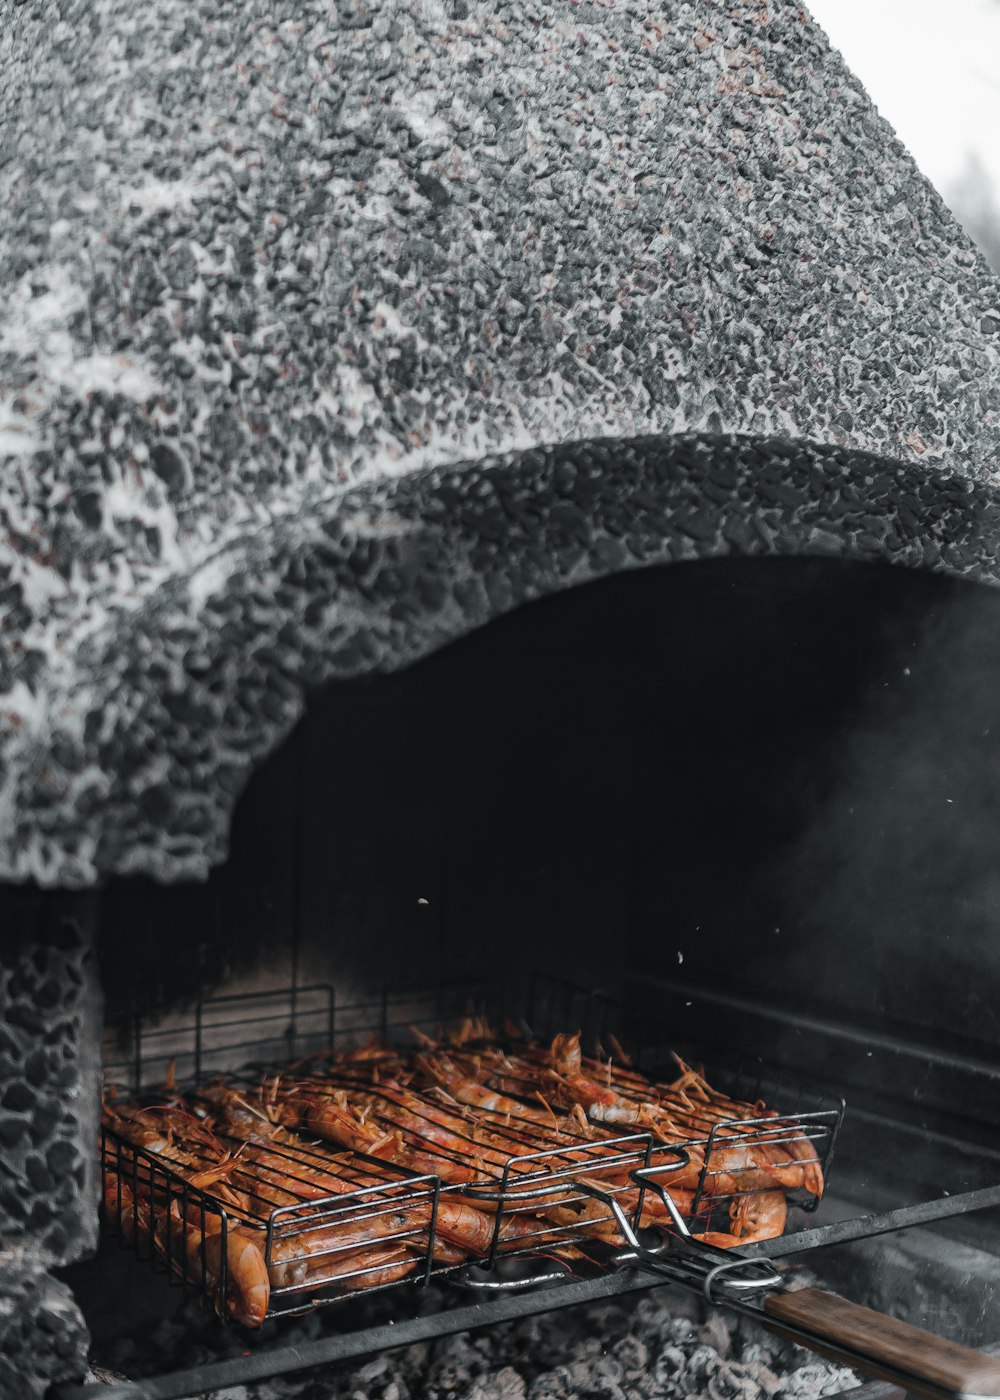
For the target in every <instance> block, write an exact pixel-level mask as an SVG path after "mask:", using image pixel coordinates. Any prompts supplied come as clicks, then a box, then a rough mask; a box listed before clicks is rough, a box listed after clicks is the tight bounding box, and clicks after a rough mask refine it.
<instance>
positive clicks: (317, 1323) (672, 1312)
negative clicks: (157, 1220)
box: [94, 1287, 858, 1400]
mask: <svg viewBox="0 0 1000 1400" xmlns="http://www.w3.org/2000/svg"><path fill="white" fill-rule="evenodd" d="M444 1301H446V1300H444V1299H442V1298H441V1296H440V1294H439V1291H438V1290H437V1289H430V1290H428V1294H427V1296H426V1297H425V1299H424V1303H425V1306H428V1307H440V1306H441V1305H442V1303H443V1302H444ZM462 1301H464V1299H463V1300H462ZM380 1302H381V1305H380V1306H378V1307H376V1306H375V1305H376V1304H378V1303H380ZM364 1310H367V1312H368V1321H370V1322H374V1321H384V1320H385V1317H386V1316H388V1315H391V1307H389V1306H387V1305H386V1300H378V1299H370V1300H367V1302H366V1303H365V1304H364ZM334 1316H335V1314H331V1313H330V1312H325V1313H322V1312H321V1313H316V1314H314V1315H313V1316H312V1317H309V1318H303V1319H299V1320H298V1321H297V1322H296V1324H295V1326H296V1328H297V1329H298V1332H297V1335H298V1337H299V1339H300V1340H302V1341H306V1340H312V1339H313V1338H314V1337H315V1336H319V1335H321V1333H322V1331H323V1330H325V1329H329V1328H330V1326H331V1324H332V1322H333V1319H334ZM242 1345H243V1340H242V1337H241V1336H240V1335H238V1334H236V1333H227V1334H226V1335H225V1337H224V1338H223V1340H222V1341H221V1344H220V1337H219V1329H218V1326H217V1324H215V1322H214V1319H212V1318H211V1317H209V1316H208V1315H207V1314H205V1313H204V1312H203V1311H202V1310H201V1308H200V1307H199V1306H198V1304H197V1303H196V1302H195V1301H194V1300H191V1301H186V1302H185V1304H184V1306H183V1307H182V1308H181V1309H180V1310H179V1311H178V1313H177V1314H176V1315H175V1316H174V1317H172V1318H170V1319H166V1318H165V1319H163V1320H161V1321H160V1322H159V1323H157V1324H156V1325H155V1326H154V1327H153V1328H151V1329H143V1332H142V1338H141V1356H142V1359H143V1362H144V1363H145V1364H146V1365H152V1366H153V1367H154V1368H155V1369H159V1370H165V1369H168V1368H170V1367H172V1366H178V1365H194V1364H197V1363H198V1362H199V1361H204V1360H206V1359H208V1357H209V1356H210V1355H214V1356H218V1355H219V1353H220V1351H221V1352H222V1353H223V1354H238V1352H239V1350H240V1348H241V1346H242ZM139 1356H140V1352H139V1348H138V1346H137V1344H136V1342H135V1341H134V1340H133V1339H132V1338H130V1337H122V1338H121V1339H119V1341H118V1342H117V1343H116V1344H114V1345H113V1346H112V1347H111V1348H110V1349H109V1350H108V1352H107V1353H106V1356H105V1366H106V1367H107V1368H109V1369H111V1370H113V1371H118V1372H119V1373H124V1374H127V1375H129V1376H130V1377H134V1376H135V1375H136V1374H137V1362H138V1360H139ZM156 1358H158V1365H157V1360H156ZM94 1378H95V1379H102V1380H107V1379H110V1378H111V1377H109V1376H108V1375H107V1373H106V1371H105V1372H103V1373H102V1372H98V1373H96V1374H95V1377H94ZM856 1384H858V1378H857V1377H855V1376H854V1374H853V1373H852V1372H850V1371H848V1370H845V1369H844V1368H843V1367H840V1366H836V1365H834V1364H833V1363H831V1362H825V1361H822V1360H819V1359H818V1358H816V1357H814V1356H810V1355H809V1354H808V1353H806V1352H803V1351H801V1350H799V1349H798V1348H796V1347H793V1346H791V1345H790V1344H788V1343H785V1342H781V1341H779V1340H778V1339H777V1338H774V1337H771V1336H770V1335H769V1334H768V1333H766V1332H764V1331H763V1330H762V1329H760V1328H758V1327H755V1326H754V1325H753V1324H752V1323H750V1322H748V1321H747V1320H746V1319H744V1318H738V1317H735V1316H725V1315H723V1314H722V1313H720V1312H718V1311H712V1312H709V1311H708V1310H707V1309H706V1308H705V1306H704V1305H703V1304H702V1303H701V1301H700V1300H699V1299H697V1298H694V1297H693V1296H688V1295H685V1294H683V1293H681V1292H679V1291H678V1290H676V1289H673V1288H669V1287H667V1288H658V1289H654V1290H651V1291H650V1292H648V1293H646V1294H645V1295H644V1296H642V1297H640V1298H639V1299H635V1298H628V1299H623V1300H608V1301H602V1302H598V1303H592V1304H589V1305H587V1306H584V1307H581V1308H576V1309H573V1310H571V1311H569V1312H557V1313H544V1314H542V1315H540V1316H535V1317H528V1318H522V1319H520V1320H518V1321H516V1322H509V1323H501V1324H499V1325H497V1326H495V1327H491V1328H488V1329H485V1330H482V1331H477V1332H471V1333H470V1332H463V1333H458V1334H457V1335H455V1336H450V1337H443V1338H440V1339H438V1340H437V1341H435V1342H430V1343H428V1342H424V1343H419V1344H417V1345H415V1346H410V1347H406V1348H403V1349H401V1350H399V1351H386V1352H382V1353H381V1354H379V1355H377V1356H375V1357H374V1358H369V1359H367V1360H365V1361H363V1362H360V1363H352V1364H347V1365H342V1366H338V1367H336V1368H332V1369H331V1368H327V1369H325V1370H324V1371H322V1372H319V1373H315V1372H314V1373H309V1374H303V1373H295V1374H290V1375H286V1376H279V1377H274V1378H271V1379H268V1380H265V1381H260V1382H257V1383H253V1384H250V1385H245V1386H244V1385H241V1386H236V1387H232V1388H229V1389H226V1390H219V1391H211V1392H205V1393H204V1394H205V1397H206V1400H207V1397H208V1396H211V1397H212V1400H574V1397H577V1396H579V1397H584V1396H595V1397H596V1396H601V1397H608V1398H609V1400H654V1398H655V1400H672V1398H673V1397H676V1400H680V1397H685V1400H701V1398H702V1397H703V1398H704V1400H814V1397H819V1396H822V1395H832V1394H836V1393H839V1392H841V1391H843V1390H846V1389H849V1388H851V1387H853V1386H855V1385H856Z"/></svg>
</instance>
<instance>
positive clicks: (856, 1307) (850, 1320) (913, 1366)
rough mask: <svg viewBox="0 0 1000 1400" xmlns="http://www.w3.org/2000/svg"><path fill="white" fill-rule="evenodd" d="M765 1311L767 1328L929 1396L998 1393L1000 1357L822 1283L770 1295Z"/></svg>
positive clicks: (968, 1397)
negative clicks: (842, 1294) (851, 1299)
mask: <svg viewBox="0 0 1000 1400" xmlns="http://www.w3.org/2000/svg"><path fill="white" fill-rule="evenodd" d="M764 1312H765V1313H766V1314H767V1321H766V1323H765V1325H766V1326H767V1327H768V1328H769V1330H770V1331H772V1332H777V1333H778V1334H779V1335H781V1336H785V1337H787V1338H788V1339H789V1340H790V1341H793V1342H799V1343H800V1344H802V1345H806V1346H808V1347H810V1348H811V1349H812V1350H813V1351H818V1352H820V1353H825V1354H827V1355H832V1356H834V1357H835V1358H836V1359H837V1360H841V1359H843V1358H844V1357H845V1356H850V1357H851V1358H853V1359H852V1360H851V1361H850V1363H849V1364H851V1365H852V1366H854V1367H855V1369H857V1370H861V1371H864V1372H865V1373H866V1374H867V1375H870V1376H875V1377H876V1378H877V1379H879V1380H889V1381H893V1382H895V1383H896V1384H897V1385H902V1387H903V1388H904V1390H907V1391H910V1392H911V1393H913V1394H917V1395H927V1396H930V1397H931V1398H932V1400H939V1397H941V1396H942V1395H947V1396H955V1397H962V1400H972V1398H973V1397H986V1396H1000V1358H998V1357H995V1356H988V1355H987V1354H986V1353H985V1352H980V1351H974V1350H973V1349H972V1348H971V1347H964V1346H960V1345H959V1344H958V1343H957V1342H950V1341H948V1340H947V1339H946V1338H944V1337H938V1336H936V1335H935V1333H933V1332H925V1331H924V1330H923V1328H922V1327H914V1326H913V1325H912V1324H911V1323H909V1322H901V1321H900V1320H899V1318H896V1317H888V1316H887V1315H886V1314H885V1313H880V1312H874V1311H873V1310H872V1309H871V1308H865V1307H862V1306H861V1305H860V1304H859V1303H851V1302H849V1301H848V1300H847V1299H846V1298H839V1297H838V1296H837V1295H836V1294H835V1293H827V1292H825V1291H824V1290H823V1289H821V1288H802V1289H799V1290H798V1291H797V1292H794V1293H790V1292H787V1291H782V1292H780V1293H775V1294H772V1295H771V1297H769V1298H765V1299H764Z"/></svg>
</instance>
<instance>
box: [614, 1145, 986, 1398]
mask: <svg viewBox="0 0 1000 1400" xmlns="http://www.w3.org/2000/svg"><path fill="white" fill-rule="evenodd" d="M659 1174H660V1173H659V1171H658V1169H657V1168H656V1167H646V1168H640V1170H638V1171H636V1172H633V1173H632V1179H633V1181H635V1182H636V1184H637V1185H645V1186H649V1187H651V1188H652V1189H653V1190H655V1191H657V1193H658V1194H659V1196H660V1198H661V1200H663V1202H664V1204H665V1206H666V1207H667V1209H668V1210H669V1212H670V1215H671V1218H672V1219H673V1222H674V1226H675V1229H676V1234H677V1237H678V1241H679V1244H680V1252H678V1250H677V1248H676V1246H675V1245H674V1241H673V1240H672V1241H671V1249H670V1250H669V1251H668V1252H667V1254H665V1255H662V1256H661V1255H655V1254H651V1253H650V1252H649V1251H648V1250H644V1249H643V1248H642V1246H641V1245H640V1244H639V1241H638V1239H637V1238H636V1236H635V1234H634V1232H633V1231H632V1230H631V1228H628V1229H626V1230H623V1232H622V1233H623V1235H624V1236H625V1238H626V1239H627V1240H628V1243H629V1245H630V1246H632V1247H633V1249H634V1263H635V1264H636V1265H638V1267H640V1268H643V1269H648V1270H650V1271H651V1272H654V1273H658V1274H662V1275H665V1276H666V1277H669V1278H672V1279H673V1281H674V1282H680V1283H686V1284H687V1286H688V1287H695V1288H700V1290H701V1291H702V1292H703V1293H704V1294H705V1296H706V1298H707V1299H708V1300H709V1302H712V1303H717V1304H721V1305H722V1306H724V1307H728V1308H733V1309H735V1310H736V1311H737V1312H740V1313H743V1314H744V1315H746V1316H749V1317H753V1318H754V1319H755V1320H756V1321H757V1322H759V1323H762V1324H763V1325H764V1326H765V1327H767V1328H768V1330H769V1331H772V1332H775V1333H777V1334H778V1335H779V1336H782V1337H785V1338H787V1339H788V1340H789V1341H792V1342H796V1343H797V1344H798V1345H799V1346H804V1347H808V1348H809V1349H810V1350H811V1351H815V1352H818V1353H819V1354H820V1355H823V1356H827V1357H831V1358H832V1359H833V1360H835V1361H839V1362H841V1363H842V1364H844V1365H847V1366H850V1367H851V1368H852V1369H854V1370H857V1371H861V1372H863V1373H864V1374H865V1375H869V1376H874V1377H876V1378H877V1379H878V1380H888V1381H891V1382H892V1383H893V1384H894V1385H898V1386H901V1387H902V1388H903V1389H904V1390H906V1391H909V1392H911V1393H913V1394H917V1395H925V1396H928V1397H930V1400H987V1398H989V1400H994V1397H1000V1358H997V1357H994V1356H990V1355H988V1354H986V1353H985V1352H979V1351H975V1350H973V1349H972V1348H971V1347H965V1346H960V1345H959V1344H958V1343H957V1342H951V1341H948V1340H947V1339H946V1338H944V1337H939V1336H936V1335H935V1334H934V1333H933V1332H925V1331H924V1330H923V1329H922V1328H920V1327H914V1326H913V1325H912V1324H910V1323H908V1322H901V1321H900V1320H899V1319H898V1318H894V1317H888V1316H887V1315H886V1314H884V1313H879V1312H875V1311H873V1310H872V1309H871V1308H865V1307H862V1306H861V1305H860V1304H859V1303H851V1302H849V1301H848V1300H847V1299H845V1298H839V1297H837V1295H836V1294H834V1293H827V1292H825V1291H824V1290H823V1289H819V1288H803V1289H799V1290H797V1291H790V1290H788V1289H787V1288H785V1287H784V1286H783V1285H784V1282H785V1280H784V1279H783V1277H782V1276H781V1275H780V1274H778V1273H777V1271H776V1270H774V1269H773V1268H770V1266H769V1265H767V1264H766V1262H765V1261H764V1260H758V1259H753V1258H744V1257H742V1256H737V1257H736V1258H731V1257H730V1259H729V1261H728V1263H727V1262H722V1263H718V1262H716V1261H717V1259H718V1256H720V1255H721V1256H723V1259H724V1260H725V1256H726V1255H727V1253H728V1251H726V1250H719V1249H716V1248H714V1247H713V1246H710V1245H705V1244H703V1243H701V1242H700V1241H699V1240H698V1239H696V1238H695V1237H694V1236H693V1235H691V1233H690V1232H689V1231H688V1229H687V1227H686V1225H685V1223H684V1221H683V1219H682V1218H681V1216H680V1213H679V1211H678V1210H677V1208H676V1206H675V1205H674V1203H673V1202H672V1201H671V1199H670V1197H669V1194H668V1192H667V1190H666V1189H665V1188H664V1187H663V1185H662V1183H661V1182H659V1181H658V1180H657V1179H656V1178H657V1176H658V1175H659ZM615 1215H616V1219H617V1220H618V1222H619V1226H621V1225H622V1218H621V1211H620V1210H619V1211H618V1212H616V1213H615ZM625 1224H626V1226H627V1225H628V1222H627V1220H626V1221H625ZM696 1261H699V1262H698V1263H697V1264H696V1267H695V1268H694V1270H693V1272H692V1274H691V1276H690V1277H689V1278H688V1279H686V1280H685V1279H684V1278H682V1277H680V1274H682V1273H683V1272H684V1270H685V1269H686V1268H688V1267H690V1266H691V1265H692V1264H693V1263H695V1262H696ZM671 1262H672V1263H673V1267H672V1268H671V1267H670V1265H671ZM754 1266H756V1267H757V1268H758V1269H761V1268H763V1269H766V1270H767V1271H768V1273H769V1275H770V1277H767V1276H766V1275H765V1274H763V1273H759V1274H758V1273H754V1272H752V1270H753V1269H754Z"/></svg>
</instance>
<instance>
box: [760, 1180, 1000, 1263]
mask: <svg viewBox="0 0 1000 1400" xmlns="http://www.w3.org/2000/svg"><path fill="white" fill-rule="evenodd" d="M990 1206H1000V1186H984V1187H982V1188H981V1189H980V1190H978V1191H963V1192H962V1193H961V1195H958V1196H942V1197H940V1198H939V1199H938V1200H935V1201H925V1202H924V1203H923V1204H922V1205H918V1206H901V1207H900V1208H899V1209H898V1210H887V1211H883V1212H882V1213H881V1214H879V1215H859V1216H857V1217H855V1219H853V1220H840V1221H838V1222H837V1223H836V1224H834V1225H817V1226H815V1227H814V1228H813V1229H812V1230H800V1231H799V1232H798V1233H797V1234H794V1235H784V1236H782V1237H780V1238H779V1239H776V1240H761V1242H760V1243H759V1244H750V1245H746V1246H744V1247H743V1248H742V1249H741V1250H740V1251H739V1252H740V1253H741V1254H742V1255H744V1256H746V1257H748V1258H752V1259H759V1258H764V1259H783V1258H784V1257H785V1256H786V1255H789V1254H801V1253H803V1252H804V1251H805V1250H807V1249H822V1248H824V1247H825V1246H827V1245H831V1244H847V1243H848V1242H849V1241H851V1240H866V1239H871V1238H872V1236H874V1235H887V1234H889V1233H890V1232H891V1231H893V1230H905V1229H907V1228H908V1227H909V1226H911V1225H929V1224H930V1223H931V1222H932V1221H934V1220H948V1219H949V1218H950V1217H952V1216H955V1215H967V1214H968V1212H969V1211H973V1210H986V1209H988V1208H989V1207H990Z"/></svg>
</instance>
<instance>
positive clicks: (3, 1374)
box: [0, 1248, 90, 1400]
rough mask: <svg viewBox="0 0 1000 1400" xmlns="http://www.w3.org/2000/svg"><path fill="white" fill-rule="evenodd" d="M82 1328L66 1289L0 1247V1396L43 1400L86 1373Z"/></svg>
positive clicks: (85, 1340)
mask: <svg viewBox="0 0 1000 1400" xmlns="http://www.w3.org/2000/svg"><path fill="white" fill-rule="evenodd" d="M89 1340H90V1339H89V1337H88V1335H87V1328H86V1325H85V1324H84V1321H83V1318H82V1316H81V1315H80V1309H79V1308H78V1307H77V1304H76V1300H75V1299H74V1297H73V1295H72V1293H71V1292H70V1290H69V1289H68V1288H67V1287H66V1285H65V1284H64V1283H60V1282H58V1281H57V1280H56V1279H54V1278H52V1277H51V1276H50V1275H49V1274H47V1273H46V1272H45V1270H44V1269H43V1268H42V1267H41V1266H40V1265H39V1264H38V1263H37V1262H36V1261H34V1260H32V1259H30V1258H28V1257H26V1256H21V1255H19V1254H18V1253H17V1252H16V1251H4V1250H3V1249H2V1248H0V1395H2V1396H3V1397H4V1400H43V1397H44V1396H46V1395H48V1394H49V1392H50V1389H51V1387H52V1385H53V1384H54V1383H55V1382H57V1381H80V1380H83V1379H84V1376H85V1373H86V1358H87V1346H88V1343H89Z"/></svg>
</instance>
